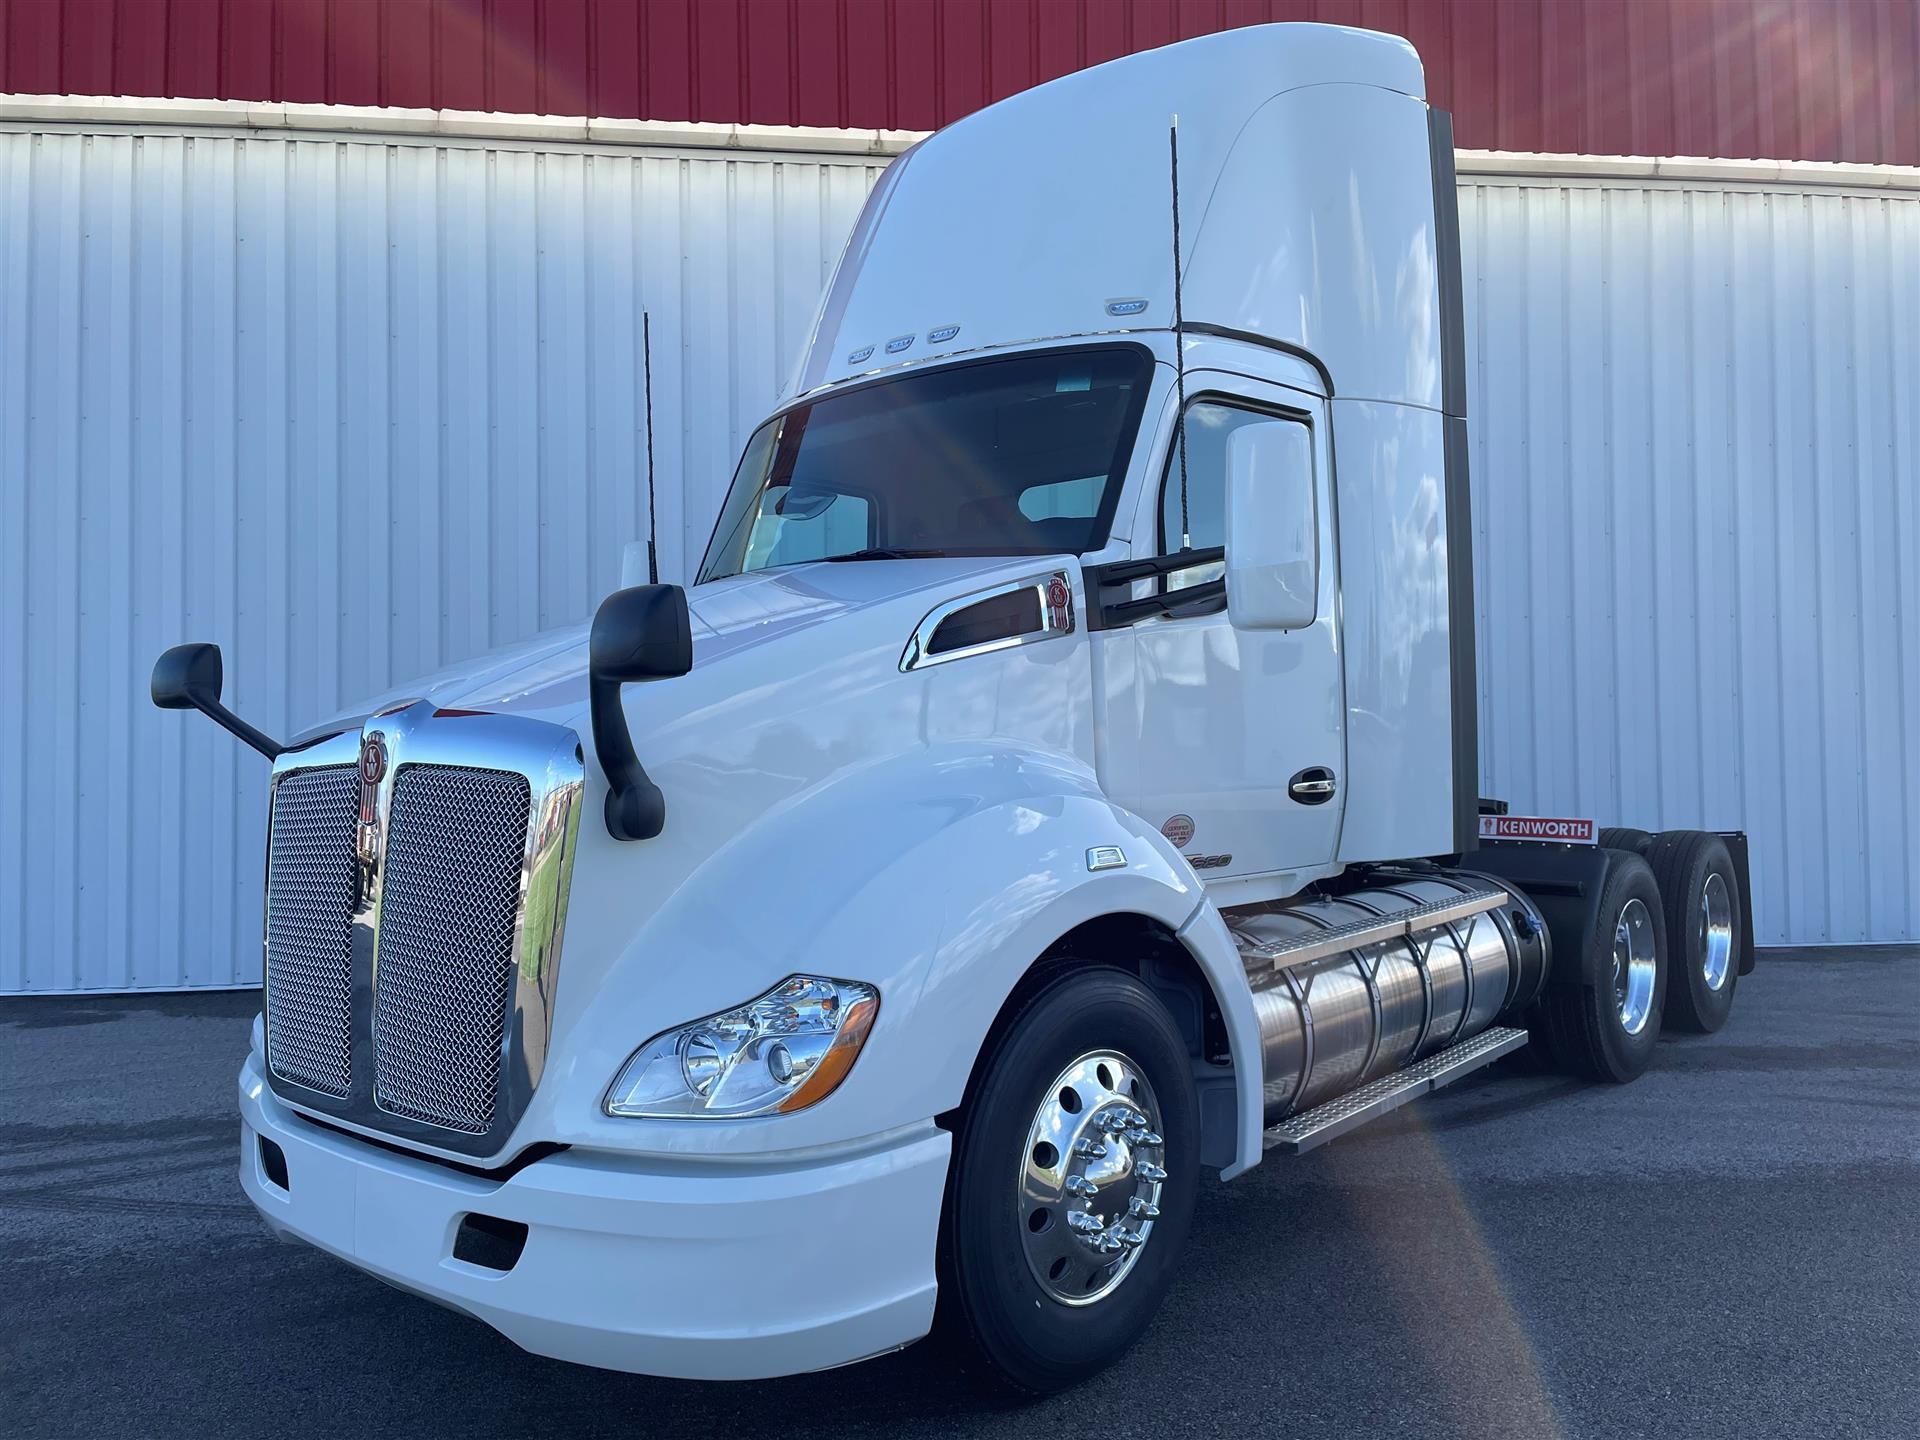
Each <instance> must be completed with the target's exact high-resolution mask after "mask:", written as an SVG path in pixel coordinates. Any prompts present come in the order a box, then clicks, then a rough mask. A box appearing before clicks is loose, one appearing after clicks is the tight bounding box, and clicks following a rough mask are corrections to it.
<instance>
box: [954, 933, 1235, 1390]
mask: <svg viewBox="0 0 1920 1440" xmlns="http://www.w3.org/2000/svg"><path fill="white" fill-rule="evenodd" d="M1069 1097H1071V1098H1069ZM1129 1112H1132V1113H1129ZM1136 1121H1140V1122H1142V1123H1135V1122H1136ZM1199 1134H1200V1107H1199V1099H1198V1096H1197V1093H1196V1091H1195V1088H1194V1083H1193V1062H1192V1060H1191V1058H1190V1057H1189V1056H1188V1053H1187V1047H1186V1042H1185V1041H1184V1040H1183V1039H1182V1037H1181V1034H1180V1031H1179V1029H1178V1028H1177V1027H1176V1026H1175V1024H1174V1022H1173V1019H1172V1017H1171V1016H1169V1015H1168V1014H1167V1011H1166V1008H1165V1007H1164V1006H1162V1005H1161V1004H1160V1002H1159V1001H1158V1000H1156V999H1155V998H1154V997H1153V995H1152V993H1151V992H1150V991H1148V990H1147V988H1146V987H1145V986H1144V985H1142V984H1141V983H1140V982H1139V981H1138V980H1136V979H1134V978H1133V977H1132V976H1131V975H1127V974H1124V973H1123V972H1121V971H1118V970H1109V969H1104V968H1102V969H1086V970H1074V971H1069V972H1068V973H1066V974H1065V975H1063V976H1061V977H1060V978H1059V979H1057V980H1054V981H1053V982H1052V983H1050V984H1048V985H1046V986H1045V987H1044V988H1042V989H1040V990H1038V991H1037V992H1036V993H1034V994H1033V995H1032V996H1031V997H1029V998H1028V999H1027V1000H1026V1001H1025V1002H1024V1003H1023V1004H1022V1006H1021V1008H1020V1009H1019V1011H1018V1012H1017V1013H1016V1014H1015V1016H1014V1017H1013V1019H1012V1021H1011V1023H1010V1024H1008V1025H1006V1026H1005V1027H1004V1028H1003V1029H1002V1030H1001V1032H1000V1034H999V1036H998V1037H997V1038H996V1039H995V1040H994V1041H993V1042H992V1044H991V1045H990V1047H989V1051H988V1053H987V1054H986V1055H984V1056H983V1057H982V1059H981V1061H980V1066H979V1069H978V1070H977V1071H976V1077H975V1081H974V1084H973V1086H972V1087H971V1092H970V1094H969V1097H968V1100H967V1104H966V1106H965V1109H964V1111H963V1115H962V1119H961V1122H960V1125H959V1128H958V1130H957V1132H956V1134H955V1136H954V1144H953V1165H952V1169H951V1172H950V1174H949V1176H948V1181H947V1204H946V1215H945V1218H944V1223H943V1225H942V1230H941V1245H940V1318H939V1329H940V1330H941V1332H942V1333H943V1335H944V1337H945V1338H946V1340H947V1342H948V1343H949V1344H950V1345H954V1346H956V1347H957V1348H959V1349H960V1351H961V1352H962V1354H961V1358H962V1361H963V1363H965V1362H967V1361H972V1362H975V1364H974V1365H973V1366H970V1367H969V1368H979V1369H982V1370H984V1371H985V1373H986V1375H987V1376H988V1377H989V1378H990V1379H991V1380H993V1381H995V1382H997V1383H998V1384H999V1385H1000V1386H1001V1387H1004V1388H1007V1389H1011V1390H1014V1391H1017V1392H1022V1393H1025V1394H1029V1395H1037V1394H1050V1393H1052V1392H1054V1391H1058V1390H1064V1389H1066V1388H1067V1387H1069V1386H1071V1385H1076V1384H1078V1383H1079V1382H1080V1381H1082V1380H1085V1379H1087V1378H1088V1377H1089V1376H1091V1375H1093V1374H1095V1373H1096V1372H1098V1371H1099V1370H1101V1369H1103V1368H1105V1367H1106V1366H1108V1365H1110V1364H1112V1363H1113V1362H1114V1361H1115V1360H1117V1359H1119V1358H1120V1356H1121V1355H1123V1354H1124V1353H1125V1352H1126V1351H1127V1349H1128V1348H1129V1347H1131V1346H1132V1345H1133V1343H1134V1342H1135V1341H1136V1340H1138V1339H1139V1338H1140V1336H1141V1334H1142V1332H1144V1331H1145V1330H1146V1328H1147V1325H1148V1324H1149V1322H1151V1321H1152V1319H1153V1316H1154V1313H1155V1312H1156V1311H1157V1310H1158V1309H1159V1308H1160V1302H1161V1301H1162V1300H1163V1299H1164V1298H1165V1296H1166V1293H1167V1290H1168V1288H1169V1287H1170V1286H1171V1285H1172V1283H1173V1278H1174V1274H1175V1272H1176V1270H1177V1269H1178V1266H1179V1261H1180V1253H1181V1251H1182V1249H1183V1248H1184V1247H1185V1244H1186V1239H1187V1230H1188V1227H1189V1226H1190V1224H1191V1223H1192V1219H1193V1207H1194V1197H1195V1195H1196V1194H1197V1193H1198V1189H1199V1167H1200V1153H1199ZM1080 1141H1086V1142H1087V1146H1086V1148H1087V1149H1088V1150H1094V1149H1096V1148H1098V1149H1099V1151H1100V1153H1099V1154H1097V1155H1094V1156H1092V1157H1091V1158H1088V1157H1087V1156H1085V1155H1083V1154H1082V1153H1081V1151H1080V1149H1079V1148H1077V1147H1078V1145H1079V1142H1080ZM1155 1141H1158V1142H1159V1143H1158V1144H1155V1143H1153V1142H1155ZM1156 1172H1158V1173H1157V1175H1156ZM1069 1182H1072V1185H1071V1186H1070V1185H1069ZM1088 1185H1093V1186H1094V1189H1095V1194H1094V1195H1092V1196H1088V1195H1087V1194H1086V1193H1085V1187H1086V1186H1088ZM1094 1222H1099V1226H1098V1228H1097V1229H1096V1227H1095V1224H1094ZM1103 1243H1110V1244H1111V1245H1113V1246H1114V1247H1115V1248H1114V1249H1112V1250H1108V1251H1103V1250H1102V1249H1101V1248H1100V1246H1101V1244H1103Z"/></svg>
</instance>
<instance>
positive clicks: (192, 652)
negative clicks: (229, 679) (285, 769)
mask: <svg viewBox="0 0 1920 1440" xmlns="http://www.w3.org/2000/svg"><path fill="white" fill-rule="evenodd" d="M225 668H226V667H225V665H224V663H223V662H222V661H221V659H220V647H219V646H218V645H207V644H197V645H175V646H174V647H173V648H172V649H171V650H168V651H167V652H166V653H164V654H163V655H161V657H160V658H159V659H158V660H156V661H154V662H153V680H152V682H151V683H150V685H149V687H148V688H149V691H150V693H151V694H152V696H153V703H154V704H155V705H158V706H159V707H160V708H161V709H162V710H198V711H199V712H200V713H201V714H203V715H205V716H206V717H207V718H208V719H209V720H212V721H213V722H214V723H215V724H216V725H219V726H221V727H222V728H223V729H225V730H227V731H229V732H231V733H232V734H234V735H237V736H239V737H240V738H241V739H242V740H244V741H246V742H247V744H249V745H251V746H252V747H253V748H254V749H256V750H258V751H259V752H260V753H261V754H262V755H264V756H266V757H267V758H268V759H269V760H272V759H275V758H277V757H278V756H279V755H280V754H281V752H282V750H283V749H284V748H285V747H283V746H282V745H281V744H280V743H279V742H278V741H277V740H274V739H272V738H271V737H269V736H267V735H264V734H262V733H261V732H260V731H258V730H256V729H254V728H253V726H251V725H249V724H247V722H246V721H244V720H242V719H241V718H240V717H239V716H238V715H236V714H234V713H233V712H232V711H231V710H229V709H227V707H226V706H224V705H222V704H221V703H220V689H221V686H222V684H223V683H224V681H225V679H226V674H225Z"/></svg>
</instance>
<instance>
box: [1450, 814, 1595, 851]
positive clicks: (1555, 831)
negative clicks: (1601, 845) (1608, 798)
mask: <svg viewBox="0 0 1920 1440" xmlns="http://www.w3.org/2000/svg"><path fill="white" fill-rule="evenodd" d="M1599 836H1600V832H1599V828H1598V827H1597V826H1595V825H1594V823H1593V821H1591V820H1576V819H1571V818H1569V817H1567V816H1559V815H1482V816H1481V817H1480V838H1481V839H1482V840H1545V841H1547V842H1548V843H1549V844H1555V845H1592V844H1595V843H1597V842H1598V840H1599Z"/></svg>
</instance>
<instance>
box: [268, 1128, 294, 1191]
mask: <svg viewBox="0 0 1920 1440" xmlns="http://www.w3.org/2000/svg"><path fill="white" fill-rule="evenodd" d="M260 1173H261V1174H262V1175H264V1176H266V1177H267V1183H268V1184H269V1185H278V1186H279V1187H280V1188H281V1189H282V1190H291V1189H292V1188H293V1187H292V1186H290V1185H288V1184H287V1152H286V1151H284V1150H282V1149H281V1148H280V1147H279V1146H278V1145H276V1144H275V1143H274V1142H273V1141H271V1140H269V1139H267V1137H266V1136H264V1135H262V1136H261V1137H260Z"/></svg>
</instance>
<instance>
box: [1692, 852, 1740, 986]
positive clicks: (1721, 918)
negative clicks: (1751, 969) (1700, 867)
mask: <svg viewBox="0 0 1920 1440" xmlns="http://www.w3.org/2000/svg"><path fill="white" fill-rule="evenodd" d="M1732 962H1733V901H1732V900H1731V898H1729V896H1728V895H1727V882H1726V881H1725V880H1723V879H1721V878H1720V874H1719V872H1718V871H1715V872H1714V873H1712V874H1710V875H1708V876H1707V883H1706V885H1705V886H1704V887H1703V888H1702V889H1701V891H1700V974H1701V976H1702V978H1704V979H1705V980H1706V982H1707V988H1708V989H1709V990H1718V989H1719V988H1720V987H1721V986H1722V985H1724V984H1726V983H1727V972H1728V970H1729V969H1730V968H1731V967H1732Z"/></svg>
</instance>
